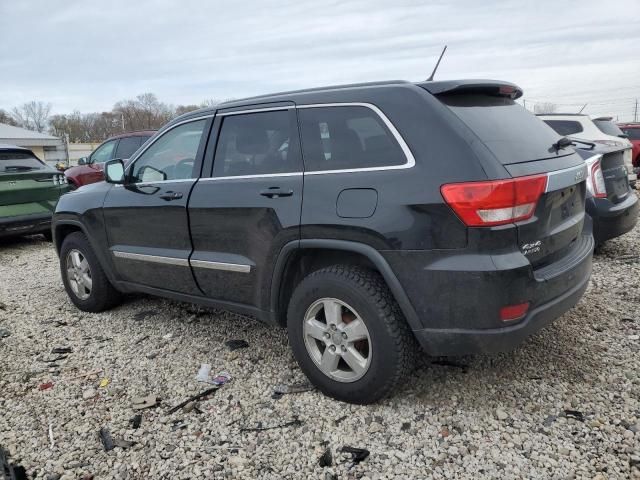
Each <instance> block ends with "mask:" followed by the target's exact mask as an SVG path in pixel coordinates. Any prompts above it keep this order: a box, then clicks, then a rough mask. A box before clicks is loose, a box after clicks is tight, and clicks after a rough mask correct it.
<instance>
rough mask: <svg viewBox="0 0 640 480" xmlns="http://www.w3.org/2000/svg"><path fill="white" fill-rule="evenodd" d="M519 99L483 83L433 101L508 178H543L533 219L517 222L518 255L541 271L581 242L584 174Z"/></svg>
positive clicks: (510, 90) (507, 88)
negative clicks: (454, 118)
mask: <svg viewBox="0 0 640 480" xmlns="http://www.w3.org/2000/svg"><path fill="white" fill-rule="evenodd" d="M425 88H426V87H425ZM427 90H429V88H427ZM519 94H521V91H520V90H519V89H517V87H515V86H513V85H510V84H504V86H502V85H501V84H499V83H498V84H496V85H493V86H487V84H486V83H485V84H483V85H481V86H480V87H479V88H474V87H473V85H465V86H464V88H456V89H454V90H452V91H451V90H450V91H445V92H439V93H438V94H437V95H436V97H437V98H438V99H439V100H440V101H441V102H442V103H443V104H444V105H446V106H447V107H448V108H449V109H450V110H451V111H452V112H453V113H454V114H455V115H456V116H457V117H458V118H459V119H460V120H461V121H462V122H463V123H464V124H465V125H466V126H467V127H468V128H469V129H470V130H471V131H472V132H473V133H474V134H475V136H476V137H477V138H478V140H479V141H480V142H481V143H482V144H483V145H484V146H485V147H486V148H487V149H488V151H489V153H490V155H491V156H492V157H493V158H494V159H495V160H497V161H498V162H499V163H500V164H501V165H502V166H503V167H504V169H505V170H506V171H507V172H508V174H509V175H511V177H512V178H517V177H524V176H542V177H546V183H545V188H544V191H542V193H541V195H540V197H539V198H538V200H537V202H536V203H535V207H532V208H535V210H533V214H532V215H531V216H530V217H528V218H526V219H523V220H517V221H516V222H515V224H516V225H517V232H518V243H519V247H520V250H521V251H522V253H523V254H524V255H525V256H526V257H527V258H528V260H529V261H530V262H531V264H532V265H533V266H534V267H542V266H545V265H548V264H550V263H553V262H555V261H557V260H559V259H560V258H562V257H564V256H566V255H568V254H569V251H570V250H571V249H573V248H574V247H576V245H577V243H580V242H581V241H582V236H581V234H582V230H583V224H584V218H585V210H584V208H585V194H586V185H585V180H586V177H587V170H586V165H585V163H584V161H583V160H582V158H581V157H580V156H579V155H577V154H576V153H575V151H574V150H573V148H571V147H565V148H560V149H558V148H556V147H555V146H554V144H556V143H557V142H558V140H559V139H560V138H561V137H560V136H559V135H558V134H557V133H556V132H555V131H553V130H552V129H551V128H550V127H549V126H548V125H546V124H545V123H544V122H542V121H541V120H539V119H538V118H536V117H535V115H533V114H531V113H530V112H528V111H527V110H525V109H524V108H523V107H522V106H520V105H519V104H518V103H516V102H515V98H516V97H517V96H519ZM497 228H500V227H497ZM502 228H504V227H502Z"/></svg>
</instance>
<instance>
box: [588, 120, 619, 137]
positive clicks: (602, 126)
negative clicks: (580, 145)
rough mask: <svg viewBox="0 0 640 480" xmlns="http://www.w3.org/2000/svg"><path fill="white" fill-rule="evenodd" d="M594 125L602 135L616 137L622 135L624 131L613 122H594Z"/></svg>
mask: <svg viewBox="0 0 640 480" xmlns="http://www.w3.org/2000/svg"><path fill="white" fill-rule="evenodd" d="M593 123H595V124H596V127H598V130H600V131H601V132H602V133H605V134H607V135H612V136H614V137H617V136H618V135H622V130H620V129H619V128H618V126H617V125H616V124H615V123H613V122H612V121H611V120H594V121H593Z"/></svg>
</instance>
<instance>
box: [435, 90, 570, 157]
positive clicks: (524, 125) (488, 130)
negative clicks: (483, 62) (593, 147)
mask: <svg viewBox="0 0 640 480" xmlns="http://www.w3.org/2000/svg"><path fill="white" fill-rule="evenodd" d="M437 98H438V99H439V100H440V101H441V102H442V103H444V104H445V105H446V106H448V107H449V109H450V110H451V111H453V113H455V114H456V115H457V116H458V118H460V120H462V121H463V122H464V123H465V124H466V125H467V126H468V127H469V128H470V129H471V130H472V131H473V132H474V133H475V134H476V136H477V137H478V138H479V139H480V140H481V141H482V143H484V144H485V145H486V146H487V148H489V150H491V152H492V153H493V154H494V156H495V157H496V158H497V159H498V161H499V162H500V163H502V164H503V165H508V164H511V163H521V162H530V161H533V160H542V159H545V158H551V157H554V156H556V154H555V152H554V150H553V148H552V145H553V144H554V143H555V142H557V141H558V134H557V133H556V132H554V131H553V130H552V129H551V128H548V127H547V126H546V125H545V124H544V122H543V121H542V120H540V119H539V118H537V117H536V116H535V115H533V114H532V113H530V112H528V111H527V110H525V109H524V108H523V107H522V106H520V105H518V104H517V103H516V102H515V101H513V100H512V99H511V98H508V97H498V96H491V95H483V94H475V93H464V94H462V93H454V94H443V95H438V96H437ZM571 153H573V151H570V150H566V152H564V151H563V152H562V154H563V155H564V154H566V155H570V154H571Z"/></svg>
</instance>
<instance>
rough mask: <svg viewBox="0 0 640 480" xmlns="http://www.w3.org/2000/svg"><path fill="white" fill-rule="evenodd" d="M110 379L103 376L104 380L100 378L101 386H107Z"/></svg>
mask: <svg viewBox="0 0 640 480" xmlns="http://www.w3.org/2000/svg"><path fill="white" fill-rule="evenodd" d="M109 382H110V380H109V379H108V378H106V377H105V378H103V379H102V380H100V388H105V387H106V386H107V385H109Z"/></svg>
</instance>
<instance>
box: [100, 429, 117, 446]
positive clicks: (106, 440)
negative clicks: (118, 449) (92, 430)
mask: <svg viewBox="0 0 640 480" xmlns="http://www.w3.org/2000/svg"><path fill="white" fill-rule="evenodd" d="M100 441H101V442H102V446H103V447H104V451H105V452H108V451H110V450H113V449H114V448H115V444H114V443H113V438H111V433H109V430H107V429H106V428H104V427H102V428H101V429H100Z"/></svg>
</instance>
